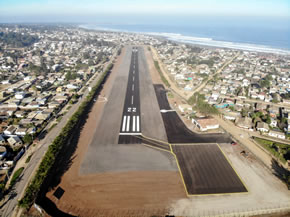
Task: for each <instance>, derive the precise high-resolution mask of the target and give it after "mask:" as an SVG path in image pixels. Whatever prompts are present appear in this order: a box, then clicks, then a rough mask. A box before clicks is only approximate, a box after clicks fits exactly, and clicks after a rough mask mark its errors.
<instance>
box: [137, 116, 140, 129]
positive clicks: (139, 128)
mask: <svg viewBox="0 0 290 217" xmlns="http://www.w3.org/2000/svg"><path fill="white" fill-rule="evenodd" d="M137 131H140V127H139V116H137Z"/></svg>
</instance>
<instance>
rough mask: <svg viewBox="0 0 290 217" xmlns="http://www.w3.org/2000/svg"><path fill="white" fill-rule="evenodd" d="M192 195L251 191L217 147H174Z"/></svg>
mask: <svg viewBox="0 0 290 217" xmlns="http://www.w3.org/2000/svg"><path fill="white" fill-rule="evenodd" d="M172 149H173V151H174V153H175V154H176V157H177V159H178V163H179V166H180V169H181V171H182V175H183V179H184V182H185V185H186V188H187V192H188V194H189V195H196V194H197V195H198V194H224V193H240V192H247V189H246V188H245V187H244V185H243V183H242V181H241V180H240V179H239V177H238V176H237V174H236V173H235V171H234V169H233V168H232V167H231V165H230V164H229V162H228V161H227V159H226V158H225V156H224V155H223V153H222V152H221V151H220V149H219V147H218V146H217V145H216V144H192V145H173V147H172Z"/></svg>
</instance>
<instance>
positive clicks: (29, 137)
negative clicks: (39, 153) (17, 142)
mask: <svg viewBox="0 0 290 217" xmlns="http://www.w3.org/2000/svg"><path fill="white" fill-rule="evenodd" d="M32 141H33V138H32V135H30V134H26V135H25V136H24V137H23V142H24V143H25V144H30V143H32Z"/></svg>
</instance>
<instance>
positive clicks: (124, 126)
mask: <svg viewBox="0 0 290 217" xmlns="http://www.w3.org/2000/svg"><path fill="white" fill-rule="evenodd" d="M126 119H127V116H124V118H123V125H122V131H125V128H126Z"/></svg>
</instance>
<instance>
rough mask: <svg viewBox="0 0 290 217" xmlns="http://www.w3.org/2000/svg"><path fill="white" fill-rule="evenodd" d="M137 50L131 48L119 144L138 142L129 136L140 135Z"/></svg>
mask: <svg viewBox="0 0 290 217" xmlns="http://www.w3.org/2000/svg"><path fill="white" fill-rule="evenodd" d="M138 50H139V49H138V48H137V47H133V49H132V55H131V63H130V68H129V75H128V82H127V90H126V97H125V102H124V108H123V114H122V121H121V126H120V136H119V142H118V143H119V144H128V143H134V144H135V143H140V142H139V140H137V139H134V138H131V136H132V135H141V118H140V109H141V108H140V91H139V83H140V82H139V62H138Z"/></svg>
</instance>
